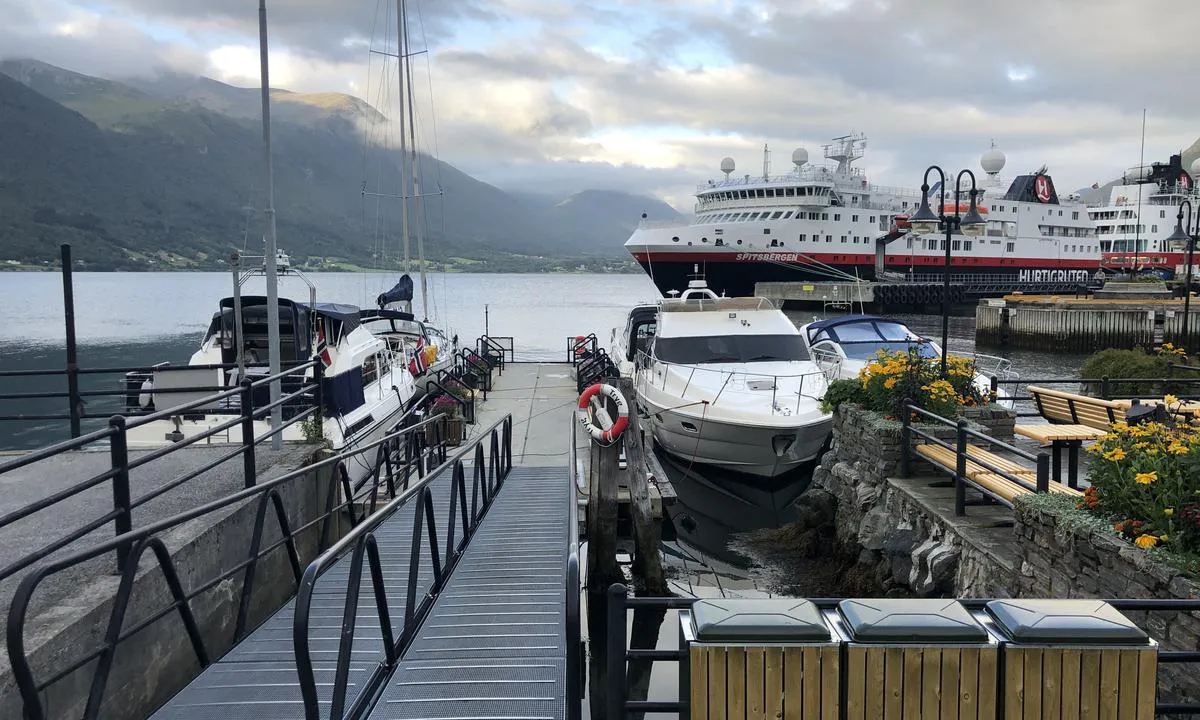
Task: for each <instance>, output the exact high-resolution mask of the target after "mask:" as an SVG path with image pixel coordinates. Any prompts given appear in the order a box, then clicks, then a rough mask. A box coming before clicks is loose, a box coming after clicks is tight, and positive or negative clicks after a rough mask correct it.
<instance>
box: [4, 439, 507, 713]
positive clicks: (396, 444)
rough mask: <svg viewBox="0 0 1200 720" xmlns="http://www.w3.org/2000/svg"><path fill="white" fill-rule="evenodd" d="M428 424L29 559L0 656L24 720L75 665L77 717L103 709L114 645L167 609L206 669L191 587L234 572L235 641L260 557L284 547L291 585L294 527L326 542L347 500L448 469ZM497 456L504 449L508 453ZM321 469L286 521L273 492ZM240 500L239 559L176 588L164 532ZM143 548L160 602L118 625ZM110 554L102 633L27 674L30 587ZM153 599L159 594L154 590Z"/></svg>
mask: <svg viewBox="0 0 1200 720" xmlns="http://www.w3.org/2000/svg"><path fill="white" fill-rule="evenodd" d="M437 422H438V420H437V419H436V418H429V419H425V420H422V421H419V422H411V423H407V427H404V428H403V429H400V430H397V431H395V432H392V433H390V434H388V435H386V436H385V437H383V438H380V439H379V440H376V441H374V442H371V443H368V444H364V445H363V446H361V447H359V448H356V449H353V450H347V451H344V452H341V453H338V454H336V455H333V456H331V457H329V458H326V459H324V460H320V461H318V462H314V463H312V464H309V465H306V466H305V467H303V468H299V469H296V470H293V471H291V472H288V473H286V474H284V475H281V476H279V477H276V478H273V479H270V480H266V481H264V482H261V483H258V484H256V485H252V486H249V487H246V488H245V489H243V490H240V491H238V492H235V493H233V494H230V495H228V496H226V497H223V498H220V499H218V500H213V501H210V502H206V503H204V504H202V505H199V506H197V507H194V508H191V509H189V510H186V511H184V512H181V513H177V514H175V515H172V516H170V517H167V518H164V519H162V520H159V521H156V522H153V523H148V524H146V525H143V526H141V527H137V528H128V529H127V530H126V531H125V532H124V533H122V534H119V535H118V536H117V537H114V538H112V539H109V540H107V541H103V542H99V543H97V544H95V545H93V546H91V547H88V548H86V549H83V550H79V551H76V552H74V553H71V554H69V555H66V556H64V557H61V558H57V559H48V560H46V561H45V562H43V563H42V564H40V565H38V566H37V567H35V568H34V569H33V570H32V571H30V572H29V573H28V574H27V575H25V576H24V577H23V578H22V579H21V581H20V583H19V585H18V586H17V588H16V591H15V593H14V595H13V599H12V602H11V605H10V606H9V611H8V619H7V649H8V656H9V660H10V662H11V663H12V671H13V676H14V678H15V679H16V683H17V687H18V689H19V692H20V696H21V700H22V703H23V704H24V711H25V716H26V717H27V718H29V719H30V720H43V719H44V718H45V717H46V709H45V708H44V706H43V697H52V696H53V691H52V688H53V686H54V685H55V684H56V683H58V682H59V681H61V680H63V679H64V678H67V677H68V676H70V675H72V674H73V673H75V672H77V671H79V670H81V669H84V668H88V667H90V668H91V673H92V675H91V682H90V693H89V696H88V701H87V705H86V708H85V710H84V713H83V718H84V720H93V719H94V718H97V717H100V716H101V715H102V714H103V710H104V702H105V689H106V687H107V684H108V679H109V675H110V673H111V671H112V669H113V666H114V662H115V657H116V654H117V651H118V650H119V649H120V646H121V644H122V643H124V642H125V641H127V640H129V639H130V638H131V637H133V636H135V635H137V634H138V633H139V632H141V631H142V630H145V629H146V628H148V627H149V626H151V625H153V624H154V623H156V622H158V621H160V620H163V619H165V618H168V617H169V616H172V615H178V617H179V619H180V620H181V621H182V623H183V625H184V629H185V631H186V634H187V638H188V644H189V646H190V648H191V650H192V653H193V654H194V656H195V659H196V661H197V663H198V664H199V665H200V667H201V668H204V667H207V666H208V665H209V664H210V663H211V662H212V659H213V653H212V652H210V648H209V646H208V644H207V643H206V641H205V639H204V637H205V636H209V637H210V638H211V637H212V635H211V633H212V630H211V628H210V629H208V631H207V632H202V631H201V629H200V628H199V625H198V624H197V620H196V614H195V612H194V611H193V608H192V603H193V601H195V600H196V599H197V598H198V597H199V596H200V595H202V594H204V593H207V592H209V591H212V590H213V589H214V588H216V587H217V586H218V585H220V584H221V583H223V582H226V581H227V580H230V579H234V578H236V577H237V576H239V575H240V576H241V577H242V584H241V588H240V591H239V593H240V594H239V596H238V599H237V605H238V608H239V609H238V614H237V620H236V622H235V625H234V629H233V633H232V638H231V640H232V643H237V642H239V641H240V640H242V639H243V638H244V637H245V636H246V635H247V634H248V632H249V630H250V621H251V619H250V608H251V600H252V599H253V598H254V594H255V588H256V582H255V579H256V571H257V569H258V567H259V564H260V563H261V561H262V560H264V559H265V558H266V557H267V556H268V555H270V554H271V553H273V552H275V551H276V550H279V549H281V548H283V549H284V550H285V551H286V553H287V559H288V563H289V565H290V568H291V571H292V575H293V578H294V581H295V582H296V584H297V587H299V586H300V584H301V581H302V579H303V576H302V570H301V565H300V558H299V552H298V548H297V538H298V537H299V536H301V534H302V533H314V534H319V538H318V540H317V543H316V544H317V546H318V547H319V548H324V547H328V546H329V545H330V543H331V542H332V541H333V533H334V531H335V527H334V521H335V520H337V519H338V518H340V517H348V519H349V521H350V522H351V523H352V524H357V525H359V526H361V524H362V523H363V521H364V518H363V517H362V516H361V515H358V514H357V513H356V512H355V511H354V510H355V508H356V507H358V506H365V507H374V506H375V504H376V502H377V500H378V498H379V494H380V493H381V492H386V493H387V495H388V497H389V498H390V499H391V502H395V500H396V499H397V498H400V497H403V496H405V490H404V488H407V487H411V486H412V485H413V483H412V477H413V475H414V474H416V475H417V476H418V478H420V477H422V476H424V477H426V478H427V477H429V474H428V473H426V472H425V470H426V468H428V467H429V466H430V465H431V464H433V463H441V466H442V467H443V468H445V467H447V463H446V462H445V457H446V455H445V446H444V445H436V446H432V447H431V446H428V445H427V444H426V443H425V438H426V434H425V428H426V426H428V425H430V424H436V423H437ZM372 452H373V453H374V461H373V462H372V463H371V464H370V466H369V467H370V473H369V476H368V477H369V482H360V483H359V484H358V485H357V490H355V489H354V488H352V487H351V485H350V481H349V476H350V473H349V469H350V466H351V464H352V463H353V464H354V466H355V467H360V466H361V465H362V457H364V456H368V457H369V456H370V454H371V453H372ZM505 456H506V457H508V455H507V453H506V454H505ZM326 471H328V472H332V473H333V476H332V477H331V478H330V481H329V482H328V490H327V492H326V495H325V500H324V508H323V509H322V510H321V512H319V514H317V515H316V517H315V518H312V519H309V520H307V521H305V522H302V523H301V522H294V521H293V520H292V519H289V517H288V515H287V511H286V507H285V504H284V502H283V496H282V495H281V493H282V492H284V491H291V489H292V488H293V487H296V488H300V489H303V488H307V487H310V486H311V483H312V482H313V474H314V473H317V472H326ZM422 487H423V485H422ZM339 490H340V491H341V492H339ZM347 491H349V492H347ZM409 494H411V493H409ZM249 503H255V525H254V529H253V532H252V534H251V541H250V544H249V548H248V550H247V553H246V555H245V559H244V560H242V561H241V562H238V563H236V564H234V565H233V566H232V567H229V568H224V569H222V570H221V571H220V572H218V573H217V574H215V575H214V576H213V577H208V578H205V577H195V576H193V577H191V578H189V579H190V580H191V582H192V583H193V584H194V586H193V587H192V588H191V589H190V591H189V590H185V589H184V586H183V583H182V582H181V581H180V578H179V573H178V572H177V571H176V569H175V564H174V561H173V560H172V557H171V553H170V551H168V549H167V546H166V544H165V541H164V536H165V535H166V534H168V533H169V532H171V531H172V530H174V529H176V528H178V527H180V526H181V525H184V524H185V523H189V522H192V521H194V520H197V519H200V518H205V517H208V516H211V515H212V514H214V513H219V512H223V511H227V510H228V509H230V508H232V507H233V506H235V505H240V504H249ZM269 512H273V514H274V516H275V519H276V523H277V525H278V528H279V539H277V540H275V541H273V542H271V543H270V544H267V545H265V546H264V529H265V526H266V518H267V514H268V513H269ZM368 517H369V516H368ZM147 551H150V552H151V553H152V555H153V557H154V558H155V560H156V562H157V565H158V569H159V571H160V572H161V573H162V575H163V579H164V580H165V583H166V594H167V595H168V596H169V599H168V601H167V602H166V604H165V605H162V606H159V607H157V608H154V609H147V610H145V611H144V613H139V619H138V621H137V622H136V623H133V624H132V625H131V626H129V627H125V615H126V611H127V610H128V609H129V607H130V604H131V601H132V599H133V595H134V592H135V587H143V588H144V587H146V586H144V585H139V586H135V584H134V580H135V578H136V577H137V576H138V574H139V563H140V561H141V559H142V557H143V555H145V554H146V553H147ZM114 552H116V553H123V554H124V557H125V562H124V563H123V564H122V565H121V570H120V580H119V583H118V587H117V589H116V591H115V594H114V600H113V608H112V611H111V615H110V617H109V621H108V625H107V626H106V628H105V630H104V633H103V638H102V639H101V641H100V642H99V644H98V645H97V646H95V647H91V648H85V649H84V648H75V650H76V652H77V654H76V655H75V657H69V658H59V659H56V661H55V665H56V668H55V671H54V672H53V673H52V674H50V675H49V676H48V677H45V678H36V677H35V676H34V671H33V667H32V663H31V661H30V657H29V656H28V654H27V653H26V637H25V626H26V621H27V617H28V614H29V611H30V605H31V602H32V600H33V598H34V595H35V593H36V592H37V590H38V588H39V587H40V586H41V585H42V583H43V582H44V581H45V580H46V579H47V578H49V577H51V576H54V575H57V574H59V573H63V572H66V571H69V570H71V569H72V568H76V567H78V566H80V565H83V564H85V563H88V562H90V561H92V560H95V559H97V558H102V557H104V556H105V555H107V554H109V553H114ZM151 587H152V586H151ZM150 592H153V590H151V591H150ZM154 597H155V598H157V597H158V596H157V595H154ZM72 682H74V681H72Z"/></svg>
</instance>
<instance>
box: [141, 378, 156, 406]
mask: <svg viewBox="0 0 1200 720" xmlns="http://www.w3.org/2000/svg"><path fill="white" fill-rule="evenodd" d="M141 390H142V391H141V392H140V393H138V405H140V406H141V408H142V409H143V410H145V409H148V408H149V407H150V403H152V402H154V395H152V394H151V393H153V392H154V381H153V380H151V379H150V378H146V380H145V381H143V382H142V388H141Z"/></svg>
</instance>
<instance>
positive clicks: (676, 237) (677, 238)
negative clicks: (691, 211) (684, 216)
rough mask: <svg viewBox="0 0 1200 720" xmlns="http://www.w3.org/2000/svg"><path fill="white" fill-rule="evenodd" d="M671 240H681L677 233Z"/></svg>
mask: <svg viewBox="0 0 1200 720" xmlns="http://www.w3.org/2000/svg"><path fill="white" fill-rule="evenodd" d="M671 242H679V236H678V235H676V236H675V237H673V238H671Z"/></svg>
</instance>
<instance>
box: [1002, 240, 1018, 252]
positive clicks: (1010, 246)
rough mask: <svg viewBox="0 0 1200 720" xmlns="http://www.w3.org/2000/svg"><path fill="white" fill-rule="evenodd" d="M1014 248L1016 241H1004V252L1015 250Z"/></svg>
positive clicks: (1015, 247)
mask: <svg viewBox="0 0 1200 720" xmlns="http://www.w3.org/2000/svg"><path fill="white" fill-rule="evenodd" d="M1016 249H1017V244H1016V243H1011V242H1009V243H1004V252H1006V253H1010V252H1015V251H1016Z"/></svg>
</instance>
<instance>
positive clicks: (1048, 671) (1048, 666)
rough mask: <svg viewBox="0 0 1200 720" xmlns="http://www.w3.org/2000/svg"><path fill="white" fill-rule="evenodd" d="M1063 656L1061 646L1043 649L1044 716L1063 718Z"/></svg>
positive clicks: (1052, 718) (1056, 718)
mask: <svg viewBox="0 0 1200 720" xmlns="http://www.w3.org/2000/svg"><path fill="white" fill-rule="evenodd" d="M1062 656H1063V651H1062V649H1061V648H1046V649H1045V650H1043V651H1042V677H1043V678H1044V679H1043V680H1042V718H1043V720H1062V669H1063V664H1062Z"/></svg>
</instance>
